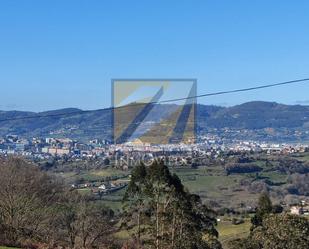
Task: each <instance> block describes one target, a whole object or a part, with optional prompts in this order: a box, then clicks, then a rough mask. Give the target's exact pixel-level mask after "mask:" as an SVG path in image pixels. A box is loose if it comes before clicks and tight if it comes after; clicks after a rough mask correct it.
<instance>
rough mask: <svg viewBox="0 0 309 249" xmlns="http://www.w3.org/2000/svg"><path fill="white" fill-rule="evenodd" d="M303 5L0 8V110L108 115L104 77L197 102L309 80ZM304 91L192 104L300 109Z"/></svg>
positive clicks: (306, 6)
mask: <svg viewBox="0 0 309 249" xmlns="http://www.w3.org/2000/svg"><path fill="white" fill-rule="evenodd" d="M308 11H309V2H308V1H305V0H303V1H302V0H299V1H289V0H272V1H269V0H268V1H266V0H265V1H261V0H260V1H241V0H239V1H237V0H236V1H228V0H226V1H214V0H213V1H205V0H204V1H194V0H193V1H179V0H178V1H172V0H170V1H166V0H165V1H133V0H132V1H117V0H116V1H103V0H100V1H99V0H98V1H95V0H92V1H86V0H85V1H78V0H72V1H70V0H65V1H63V0H53V1H33V0H27V1H19V0H2V1H0V38H1V39H0V87H1V88H0V89H1V98H0V110H1V109H2V110H12V109H17V110H32V111H42V110H49V109H57V108H64V107H78V108H82V109H99V108H103V107H107V106H110V101H111V98H110V94H111V93H110V92H111V89H110V84H111V83H110V82H111V79H112V78H126V79H128V78H197V79H198V93H199V94H202V93H206V92H214V91H221V90H230V89H234V88H241V87H251V86H255V85H260V84H267V83H274V82H280V81H286V80H292V79H296V78H306V77H309V59H308V58H309V32H308V27H309V16H308ZM308 92H309V83H305V84H298V85H296V86H293V87H292V86H286V87H282V88H274V89H268V90H260V91H257V92H251V93H242V94H234V95H225V96H220V97H211V98H205V99H200V100H199V102H200V103H205V104H221V105H233V104H238V103H242V102H246V101H251V100H268V101H277V102H282V103H288V104H295V103H303V104H306V103H307V104H309V96H308Z"/></svg>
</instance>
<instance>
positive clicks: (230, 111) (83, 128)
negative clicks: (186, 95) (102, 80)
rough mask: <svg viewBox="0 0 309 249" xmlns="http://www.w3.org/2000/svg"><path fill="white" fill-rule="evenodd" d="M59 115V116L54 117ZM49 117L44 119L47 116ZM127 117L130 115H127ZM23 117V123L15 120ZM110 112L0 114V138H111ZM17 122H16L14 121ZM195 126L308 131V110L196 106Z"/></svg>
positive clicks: (158, 111) (161, 109) (160, 108)
mask: <svg viewBox="0 0 309 249" xmlns="http://www.w3.org/2000/svg"><path fill="white" fill-rule="evenodd" d="M176 108H177V106H176V105H171V104H167V105H157V106H156V108H155V109H154V113H153V115H152V116H151V117H149V118H147V121H157V120H158V119H159V118H160V117H162V116H161V115H162V113H164V114H165V115H166V116H167V115H169V113H172V112H173V111H174V110H175V109H176ZM59 114H61V116H57V115H59ZM47 115H48V117H45V116H47ZM126 115H128V117H130V113H127V114H126ZM21 117H26V119H18V118H21ZM111 118H112V113H111V111H110V110H97V111H87V112H83V111H82V110H79V109H75V108H67V109H61V110H54V111H47V112H40V113H34V112H21V111H0V136H3V135H7V134H16V135H21V136H26V137H34V136H68V137H72V138H79V139H80V138H85V139H88V138H94V137H102V138H110V134H111ZM14 119H17V120H14ZM197 123H198V128H199V131H200V132H204V131H206V130H207V129H209V128H225V127H227V128H231V129H249V130H256V129H264V128H275V129H276V128H286V129H295V128H300V129H306V128H309V106H302V105H283V104H278V103H275V102H262V101H255V102H248V103H244V104H241V105H237V106H233V107H219V106H209V105H201V104H199V105H198V108H197Z"/></svg>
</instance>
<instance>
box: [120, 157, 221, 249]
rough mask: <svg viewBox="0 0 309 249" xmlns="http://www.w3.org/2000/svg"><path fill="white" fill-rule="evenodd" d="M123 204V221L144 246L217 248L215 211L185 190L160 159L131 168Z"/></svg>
mask: <svg viewBox="0 0 309 249" xmlns="http://www.w3.org/2000/svg"><path fill="white" fill-rule="evenodd" d="M124 207H125V210H126V211H125V218H124V224H125V225H126V227H127V228H128V229H130V230H131V231H137V232H136V233H135V234H133V237H134V238H137V239H138V241H139V242H141V243H139V244H144V247H145V248H155V249H176V248H177V249H182V248H186V249H190V248H192V249H193V248H201V249H202V248H203V249H206V248H221V245H220V243H219V242H218V240H217V235H218V233H217V231H216V230H215V228H214V224H215V222H216V220H215V213H214V212H213V211H212V210H210V209H209V208H207V207H206V206H205V205H204V204H203V203H202V201H201V199H200V197H199V196H197V195H192V194H190V193H189V192H188V191H186V190H185V189H184V186H183V185H182V183H181V181H180V179H179V178H178V176H177V175H172V174H171V173H170V171H169V169H168V167H166V166H165V165H164V164H163V162H157V161H155V162H154V163H153V164H152V165H151V166H149V167H145V166H144V165H140V166H138V167H136V168H135V169H134V170H133V172H132V178H131V182H130V184H129V187H128V189H127V191H126V194H125V198H124ZM128 221H135V222H131V224H130V225H129V224H128ZM205 235H207V236H205Z"/></svg>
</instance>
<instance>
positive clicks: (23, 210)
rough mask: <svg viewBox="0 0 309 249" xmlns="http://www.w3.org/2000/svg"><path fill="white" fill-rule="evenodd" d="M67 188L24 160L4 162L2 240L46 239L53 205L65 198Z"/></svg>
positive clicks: (1, 170)
mask: <svg viewBox="0 0 309 249" xmlns="http://www.w3.org/2000/svg"><path fill="white" fill-rule="evenodd" d="M63 192H64V188H63V185H62V184H61V182H60V181H58V180H57V179H56V178H53V177H50V176H49V175H47V174H46V173H43V172H41V171H40V170H39V169H38V167H35V166H33V165H31V164H29V163H27V162H25V161H23V160H21V159H18V158H10V159H8V160H5V161H2V162H1V163H0V226H1V231H0V237H2V238H4V239H5V240H6V241H11V242H13V243H16V244H18V243H20V242H21V241H22V240H24V239H34V240H42V239H43V238H44V237H45V235H46V234H45V231H46V228H47V227H48V224H49V222H50V218H51V215H50V214H51V210H52V207H53V203H55V202H57V201H58V200H59V199H60V198H61V194H62V193H63Z"/></svg>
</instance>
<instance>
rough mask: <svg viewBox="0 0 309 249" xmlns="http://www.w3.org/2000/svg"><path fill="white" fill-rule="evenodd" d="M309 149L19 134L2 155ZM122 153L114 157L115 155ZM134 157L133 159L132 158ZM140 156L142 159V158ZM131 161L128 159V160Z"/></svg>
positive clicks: (215, 140) (1, 145) (202, 139)
mask: <svg viewBox="0 0 309 249" xmlns="http://www.w3.org/2000/svg"><path fill="white" fill-rule="evenodd" d="M307 151H309V145H308V144H301V143H298V144H296V143H270V142H258V141H251V140H248V141H245V140H236V139H235V140H231V139H230V140H226V139H222V138H220V137H219V136H216V135H206V136H199V137H198V142H197V143H194V144H161V145H153V144H149V143H143V142H142V141H141V140H139V139H135V140H134V141H131V142H127V143H124V144H117V145H115V144H112V142H111V141H109V140H102V139H93V140H90V141H89V142H87V143H85V142H79V141H77V140H73V139H70V138H51V137H47V138H38V137H34V138H32V139H27V138H22V137H20V136H18V135H6V136H4V137H2V138H0V154H1V155H4V156H6V155H21V156H24V157H27V158H30V159H38V160H40V159H42V160H46V159H49V158H55V157H66V158H71V159H78V160H80V159H87V158H88V159H89V158H102V159H112V158H113V159H116V160H117V159H118V160H119V161H122V162H124V159H125V156H126V155H130V156H134V155H137V156H142V155H143V156H144V155H145V154H147V157H148V159H149V158H151V157H155V156H166V155H179V154H183V155H184V156H188V155H191V156H192V155H193V156H194V157H198V156H203V155H207V156H211V157H214V158H216V157H217V156H218V155H220V153H227V152H266V153H268V154H293V153H299V152H300V153H301V152H307ZM117 155H118V156H119V157H118V158H115V156H117ZM131 159H132V158H131ZM139 159H140V158H139ZM127 160H128V159H127Z"/></svg>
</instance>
